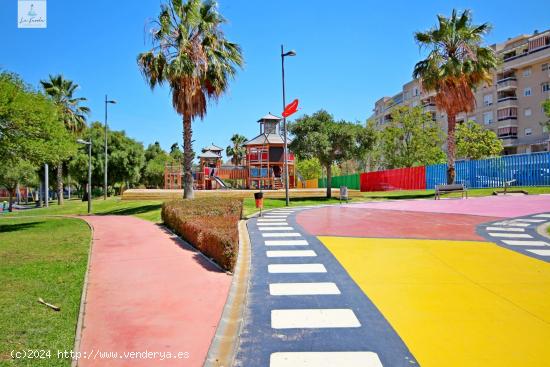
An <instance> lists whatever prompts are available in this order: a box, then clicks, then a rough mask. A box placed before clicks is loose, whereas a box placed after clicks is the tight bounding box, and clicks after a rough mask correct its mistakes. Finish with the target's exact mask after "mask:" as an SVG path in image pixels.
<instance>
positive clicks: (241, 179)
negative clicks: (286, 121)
mask: <svg viewBox="0 0 550 367" xmlns="http://www.w3.org/2000/svg"><path fill="white" fill-rule="evenodd" d="M281 121H282V118H280V117H277V116H274V115H272V114H271V113H269V114H267V115H265V116H263V117H262V118H261V119H259V120H258V123H259V124H260V134H259V135H257V136H256V137H254V138H253V139H251V140H249V141H247V142H245V143H244V146H245V148H246V158H245V159H244V160H243V162H241V165H224V164H223V162H222V151H223V149H222V148H220V147H218V146H216V145H214V144H212V145H210V146H208V147H205V148H203V149H202V153H201V154H199V155H198V158H199V164H198V166H197V168H196V169H194V171H193V182H194V188H195V189H197V190H218V189H228V188H230V187H229V186H231V188H246V189H260V188H261V189H268V190H269V189H273V190H277V189H282V188H284V187H285V185H284V138H283V137H282V136H281V128H280V122H281ZM287 163H288V175H289V188H291V189H292V188H295V187H296V179H297V177H296V176H297V175H296V169H295V165H294V154H292V153H291V152H288V159H287ZM228 183H231V185H228ZM182 187H183V167H182V165H181V163H180V164H168V165H166V166H165V169H164V188H165V189H182Z"/></svg>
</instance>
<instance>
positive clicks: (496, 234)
mask: <svg viewBox="0 0 550 367" xmlns="http://www.w3.org/2000/svg"><path fill="white" fill-rule="evenodd" d="M489 236H491V237H506V238H533V236H531V235H528V234H527V233H501V232H489Z"/></svg>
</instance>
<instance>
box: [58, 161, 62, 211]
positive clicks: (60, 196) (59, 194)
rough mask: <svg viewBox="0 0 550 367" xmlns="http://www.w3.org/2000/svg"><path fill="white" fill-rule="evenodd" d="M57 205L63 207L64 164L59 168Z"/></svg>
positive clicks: (60, 164)
mask: <svg viewBox="0 0 550 367" xmlns="http://www.w3.org/2000/svg"><path fill="white" fill-rule="evenodd" d="M57 205H63V163H59V165H58V166H57Z"/></svg>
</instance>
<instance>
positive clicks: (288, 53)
mask: <svg viewBox="0 0 550 367" xmlns="http://www.w3.org/2000/svg"><path fill="white" fill-rule="evenodd" d="M284 56H296V51H294V50H290V51H288V52H285V53H284V54H283V57H284Z"/></svg>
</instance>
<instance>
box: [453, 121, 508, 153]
mask: <svg viewBox="0 0 550 367" xmlns="http://www.w3.org/2000/svg"><path fill="white" fill-rule="evenodd" d="M503 149H504V147H503V146H502V141H501V140H500V139H499V138H498V136H497V134H495V132H494V131H492V130H488V129H485V128H484V127H483V126H481V125H479V124H478V123H476V122H475V121H472V120H468V121H467V122H465V123H463V124H458V126H457V128H456V152H457V155H458V157H460V158H468V159H483V158H488V157H493V156H496V155H499V154H500V153H501V152H502V150H503Z"/></svg>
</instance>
